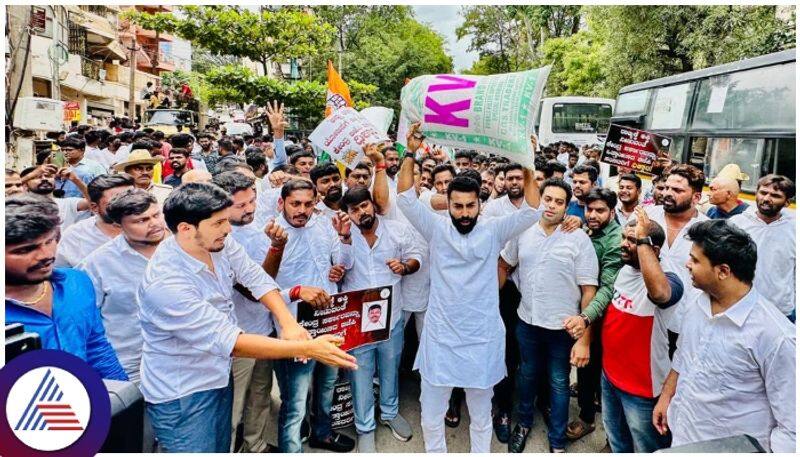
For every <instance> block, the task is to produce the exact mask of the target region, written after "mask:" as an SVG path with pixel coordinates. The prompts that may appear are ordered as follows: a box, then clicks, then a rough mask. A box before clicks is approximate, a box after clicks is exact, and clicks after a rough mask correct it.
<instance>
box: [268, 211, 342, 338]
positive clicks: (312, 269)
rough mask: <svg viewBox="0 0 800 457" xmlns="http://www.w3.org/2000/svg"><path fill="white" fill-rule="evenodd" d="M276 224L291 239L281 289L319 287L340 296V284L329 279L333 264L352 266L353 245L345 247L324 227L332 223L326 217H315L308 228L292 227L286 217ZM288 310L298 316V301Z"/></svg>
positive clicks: (280, 275)
mask: <svg viewBox="0 0 800 457" xmlns="http://www.w3.org/2000/svg"><path fill="white" fill-rule="evenodd" d="M275 222H276V223H278V224H279V225H280V226H281V227H283V228H284V230H286V235H287V237H288V239H287V241H286V246H285V247H284V248H283V256H282V257H281V265H280V268H279V269H278V275H277V276H276V278H275V280H276V281H277V282H278V284H279V285H280V286H281V288H283V289H290V288H291V287H294V286H295V285H298V284H302V285H304V286H314V287H319V288H321V289H324V290H325V291H326V292H328V293H329V294H335V293H337V292H338V288H337V285H336V283H334V282H330V281H329V280H328V273H330V270H331V266H333V265H334V264H343V265H344V266H345V268H346V269H347V268H352V267H353V255H352V246H351V245H349V244H342V243H341V242H340V241H339V236H338V235H337V234H336V231H335V230H333V229H327V228H326V227H325V223H329V221H328V220H327V219H326V218H320V217H316V216H312V217H311V219H310V220H309V221H308V223H307V224H306V225H305V227H293V226H292V225H290V224H289V223H288V222H287V221H286V219H285V218H284V217H283V215H281V216H280V217H278V218H277V219H276V220H275ZM289 310H290V311H291V312H292V314H293V315H294V316H295V317H297V302H296V301H295V302H292V303H290V304H289ZM276 324H277V323H276ZM276 328H278V327H277V326H276ZM278 330H280V329H279V328H278Z"/></svg>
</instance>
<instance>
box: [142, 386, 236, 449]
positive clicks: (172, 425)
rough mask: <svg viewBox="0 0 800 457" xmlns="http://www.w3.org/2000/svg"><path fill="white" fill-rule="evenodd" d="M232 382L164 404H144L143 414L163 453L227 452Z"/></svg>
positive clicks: (229, 440)
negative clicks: (144, 410)
mask: <svg viewBox="0 0 800 457" xmlns="http://www.w3.org/2000/svg"><path fill="white" fill-rule="evenodd" d="M232 407H233V383H232V382H229V383H228V385H227V386H226V387H223V388H220V389H212V390H204V391H202V392H196V393H193V394H191V395H187V396H185V397H181V398H178V399H176V400H172V401H168V402H166V403H147V415H148V416H149V417H150V422H151V423H152V426H153V431H154V432H155V435H156V439H157V440H158V443H159V445H160V446H161V450H162V451H163V452H186V453H189V452H228V451H230V447H231V408H232Z"/></svg>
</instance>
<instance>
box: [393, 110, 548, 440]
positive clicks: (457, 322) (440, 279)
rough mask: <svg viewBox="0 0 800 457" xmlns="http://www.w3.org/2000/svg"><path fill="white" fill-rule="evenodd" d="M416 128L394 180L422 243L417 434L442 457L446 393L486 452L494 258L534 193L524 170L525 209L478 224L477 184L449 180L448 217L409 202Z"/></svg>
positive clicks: (495, 311)
mask: <svg viewBox="0 0 800 457" xmlns="http://www.w3.org/2000/svg"><path fill="white" fill-rule="evenodd" d="M418 129H419V124H414V125H412V126H411V128H410V129H409V135H408V143H407V144H408V149H407V151H406V155H405V158H404V159H403V165H402V167H401V169H400V174H399V175H398V176H399V178H398V183H397V192H398V195H399V196H398V207H399V208H400V210H401V211H402V212H403V214H405V216H406V218H408V220H409V222H410V223H411V224H412V226H414V228H416V229H417V231H419V232H420V233H421V234H422V236H423V237H425V239H427V240H428V243H429V245H430V255H431V291H430V301H429V304H428V311H427V314H426V316H425V327H424V328H423V331H422V339H421V342H420V348H419V351H418V353H417V358H416V361H415V364H414V365H415V368H418V369H419V371H420V375H421V376H422V393H421V396H420V403H421V407H422V431H423V437H424V440H425V450H426V451H427V452H447V445H446V443H445V436H444V423H443V421H444V417H445V413H446V411H447V407H448V398H449V397H450V393H451V391H452V390H453V388H454V387H462V388H464V390H465V392H466V399H467V405H468V408H469V413H470V443H471V450H472V451H473V452H489V448H490V444H491V438H492V419H491V405H492V394H493V392H492V387H493V386H494V385H495V384H497V382H499V381H500V380H501V379H502V378H503V377H504V376H505V374H506V370H505V363H504V354H505V329H504V327H503V321H502V319H501V318H500V311H499V305H498V299H497V295H496V294H487V293H486V288H487V287H489V286H490V285H494V284H497V280H498V279H497V255H498V254H499V253H500V250H501V249H502V248H503V246H504V245H505V243H506V242H507V241H508V240H509V239H511V238H512V237H514V236H515V235H518V234H519V233H521V232H522V231H524V230H525V229H526V228H528V227H530V226H531V225H533V224H534V223H535V222H536V221H537V220H538V218H539V212H537V211H536V210H534V209H533V208H534V207H538V206H539V188H538V186H537V184H536V181H535V179H534V178H533V173H532V172H531V171H529V170H526V171H525V198H526V204H525V205H522V207H521V208H520V210H519V211H516V212H514V213H513V214H511V215H508V216H505V217H500V218H490V219H488V220H485V221H484V220H481V221H480V222H479V221H478V215H479V213H480V198H479V196H478V195H479V193H480V184H479V183H478V182H477V181H475V180H473V179H472V178H467V177H456V178H454V179H453V181H452V182H451V183H450V185H449V186H448V204H449V205H448V206H449V216H450V217H449V219H450V220H448V219H447V218H445V217H443V216H440V215H438V214H433V213H431V212H430V211H429V210H428V209H426V207H425V205H424V204H423V203H421V202H420V200H418V199H417V195H416V192H415V190H414V188H413V186H414V153H416V150H417V149H418V148H419V147H420V145H421V142H422V137H421V134H419V133H418Z"/></svg>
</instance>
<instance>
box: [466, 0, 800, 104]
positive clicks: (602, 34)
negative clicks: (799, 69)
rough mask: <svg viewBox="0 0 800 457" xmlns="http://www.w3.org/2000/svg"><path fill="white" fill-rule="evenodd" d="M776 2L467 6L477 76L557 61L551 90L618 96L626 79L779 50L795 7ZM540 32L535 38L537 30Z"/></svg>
mask: <svg viewBox="0 0 800 457" xmlns="http://www.w3.org/2000/svg"><path fill="white" fill-rule="evenodd" d="M777 8H778V7H776V6H717V5H714V6H706V5H701V6H585V7H577V6H469V7H464V8H463V9H462V16H463V18H464V22H463V25H462V26H461V27H460V28H459V29H458V31H457V33H458V34H459V36H466V35H468V34H469V35H471V37H472V39H471V47H470V49H472V50H475V51H478V52H479V53H480V59H479V60H478V61H477V62H475V64H474V65H473V67H472V68H471V69H470V72H471V73H474V74H493V73H501V72H505V71H520V70H525V69H528V68H535V67H540V66H544V65H552V66H553V68H552V70H551V73H550V79H549V81H548V86H547V93H548V94H549V95H590V96H605V97H611V98H613V97H616V95H617V93H618V91H619V89H620V88H621V87H622V86H625V85H627V84H632V83H635V82H640V81H645V80H649V79H653V78H659V77H662V76H668V75H672V74H676V73H682V72H687V71H691V70H696V69H700V68H706V67H709V66H713V65H720V64H723V63H727V62H731V61H735V60H740V59H745V58H748V57H755V56H758V55H762V54H767V53H770V52H776V51H780V50H783V49H787V48H790V47H794V43H795V10H794V7H791V9H790V14H789V16H790V17H789V18H788V19H786V18H782V17H780V15H778V14H776V13H777V12H778V10H777ZM537 32H538V36H537Z"/></svg>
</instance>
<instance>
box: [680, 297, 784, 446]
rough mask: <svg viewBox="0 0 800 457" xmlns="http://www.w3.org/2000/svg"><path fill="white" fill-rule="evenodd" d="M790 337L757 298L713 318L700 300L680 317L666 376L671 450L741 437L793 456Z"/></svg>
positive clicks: (777, 316)
mask: <svg viewBox="0 0 800 457" xmlns="http://www.w3.org/2000/svg"><path fill="white" fill-rule="evenodd" d="M794 333H795V330H794V326H792V324H791V323H790V322H789V320H788V319H786V317H785V316H783V315H782V314H781V312H780V311H778V309H777V308H775V307H774V306H773V305H772V304H771V303H770V302H769V301H768V300H766V299H765V298H764V297H763V296H761V294H760V293H758V291H757V290H755V289H751V290H750V292H749V293H748V294H747V295H745V296H744V297H743V298H742V299H741V300H740V301H739V302H737V303H736V304H734V305H733V306H731V307H730V308H728V309H727V310H725V311H724V312H722V313H719V314H717V315H715V316H712V314H711V302H710V299H709V296H708V295H707V294H705V293H701V294H700V295H699V296H698V297H697V300H696V301H694V302H693V303H692V304H691V305H690V306H689V308H688V309H687V311H686V314H685V316H684V320H683V326H682V327H681V332H680V338H679V340H678V350H677V352H676V353H675V358H674V360H673V363H672V368H673V369H674V370H675V371H677V372H678V373H679V377H678V387H677V391H676V393H675V396H674V397H673V398H672V402H671V403H670V405H669V410H668V422H669V427H670V429H671V430H672V445H673V446H678V445H682V444H687V443H693V442H697V441H704V440H710V439H715V438H723V437H727V436H733V435H741V434H745V433H746V434H748V435H750V436H752V437H754V438H756V439H757V440H758V442H759V443H760V444H761V446H762V447H763V448H764V449H766V450H767V451H770V450H771V451H772V452H795V451H796V449H795V443H796V433H797V432H796V422H795V389H796V382H795V365H796V360H795V336H794Z"/></svg>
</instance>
